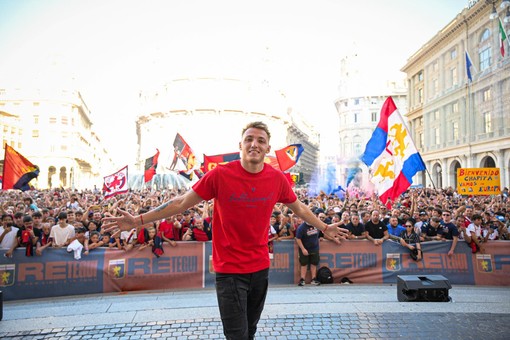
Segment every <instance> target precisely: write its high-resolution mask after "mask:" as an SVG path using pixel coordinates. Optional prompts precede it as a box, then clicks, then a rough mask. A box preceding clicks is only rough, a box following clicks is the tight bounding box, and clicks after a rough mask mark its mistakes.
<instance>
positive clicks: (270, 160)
mask: <svg viewBox="0 0 510 340" xmlns="http://www.w3.org/2000/svg"><path fill="white" fill-rule="evenodd" d="M264 163H267V164H269V165H271V166H272V167H273V168H275V169H276V170H281V169H280V164H278V159H276V157H275V156H266V157H264Z"/></svg>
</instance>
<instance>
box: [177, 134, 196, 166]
mask: <svg viewBox="0 0 510 340" xmlns="http://www.w3.org/2000/svg"><path fill="white" fill-rule="evenodd" d="M174 153H175V154H176V156H177V157H178V158H179V159H180V160H181V161H182V162H183V163H184V166H185V167H186V170H191V169H193V168H194V167H195V163H196V159H195V153H194V152H193V150H192V149H191V147H190V146H189V144H188V143H186V141H185V140H184V138H182V136H181V135H180V134H178V133H177V134H176V135H175V139H174Z"/></svg>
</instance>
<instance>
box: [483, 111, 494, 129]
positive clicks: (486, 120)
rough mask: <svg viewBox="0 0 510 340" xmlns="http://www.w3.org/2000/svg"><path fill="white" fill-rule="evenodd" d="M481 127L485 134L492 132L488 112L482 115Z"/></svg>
mask: <svg viewBox="0 0 510 340" xmlns="http://www.w3.org/2000/svg"><path fill="white" fill-rule="evenodd" d="M483 127H484V132H485V133H488V132H492V119H491V113H490V112H485V113H484V114H483Z"/></svg>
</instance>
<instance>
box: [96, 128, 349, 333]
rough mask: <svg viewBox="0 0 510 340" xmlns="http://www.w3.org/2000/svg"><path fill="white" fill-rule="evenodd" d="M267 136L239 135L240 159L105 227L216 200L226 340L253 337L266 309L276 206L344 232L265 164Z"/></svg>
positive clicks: (124, 226) (216, 252)
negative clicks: (179, 193)
mask: <svg viewBox="0 0 510 340" xmlns="http://www.w3.org/2000/svg"><path fill="white" fill-rule="evenodd" d="M270 137H271V134H270V133H269V129H268V127H267V125H266V124H265V123H263V122H252V123H250V124H248V125H247V126H246V127H245V128H244V129H243V131H242V135H241V141H240V143H239V149H240V151H241V152H240V156H241V159H240V160H237V161H233V162H230V163H227V164H224V165H219V166H217V167H215V168H214V169H213V170H211V171H209V172H207V173H206V174H205V175H204V177H202V178H201V179H200V180H199V181H198V182H197V183H195V185H193V187H192V190H189V191H188V192H186V193H185V194H183V195H182V196H179V197H175V198H174V199H171V200H169V201H167V202H165V203H163V204H162V205H161V206H159V207H157V208H155V209H153V210H151V211H149V212H146V213H144V214H141V215H138V216H132V215H131V214H129V213H127V212H125V211H122V210H119V212H120V213H121V215H122V216H121V217H108V218H105V219H104V220H105V222H108V223H107V224H106V225H105V227H108V230H113V229H115V228H116V227H118V228H120V229H121V230H128V229H131V228H132V227H133V226H141V225H143V224H145V223H148V222H154V221H157V220H161V219H163V218H165V217H167V216H172V215H175V214H177V213H179V212H183V211H184V210H186V209H187V208H189V207H192V206H194V205H196V204H198V203H200V202H201V201H203V200H206V201H207V200H210V199H213V198H214V212H213V221H214V227H213V228H212V233H213V238H212V239H213V251H212V252H213V266H214V271H215V272H216V293H217V298H218V306H219V310H220V315H221V320H222V323H223V333H224V334H225V337H226V338H227V339H236V340H242V339H253V338H254V337H255V333H256V331H257V323H258V321H259V319H260V315H261V313H262V310H263V308H264V303H265V298H266V293H267V287H268V274H269V266H270V261H269V253H268V249H267V242H268V228H269V219H270V217H271V214H272V212H273V208H274V206H275V204H276V203H277V202H281V203H284V204H285V205H287V206H288V207H289V208H290V209H291V210H292V211H293V212H294V213H295V214H296V215H297V216H299V217H301V218H302V219H303V220H304V221H305V222H306V223H308V224H310V225H312V226H314V227H315V228H317V229H319V230H321V231H323V232H324V233H326V234H327V235H328V236H330V237H331V238H339V237H340V238H345V237H346V236H347V230H346V229H341V228H338V227H337V225H329V226H328V225H327V224H326V223H324V222H322V221H321V220H319V219H318V218H317V217H316V216H315V215H314V214H313V213H312V211H311V210H310V209H309V208H308V207H307V206H306V205H305V204H303V203H302V202H301V201H299V200H298V199H297V197H296V195H295V194H294V192H293V190H292V188H291V186H290V184H289V182H288V181H287V179H286V178H285V176H284V175H283V173H282V172H281V171H278V170H276V169H274V168H273V167H272V166H270V165H268V164H266V163H265V162H264V158H265V156H266V155H267V154H268V153H269V152H270V150H271V146H270V144H269V140H270Z"/></svg>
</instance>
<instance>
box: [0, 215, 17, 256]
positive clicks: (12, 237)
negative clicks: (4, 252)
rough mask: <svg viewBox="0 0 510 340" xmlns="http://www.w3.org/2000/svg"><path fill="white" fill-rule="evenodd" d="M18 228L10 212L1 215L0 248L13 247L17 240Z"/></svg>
mask: <svg viewBox="0 0 510 340" xmlns="http://www.w3.org/2000/svg"><path fill="white" fill-rule="evenodd" d="M18 230H19V228H17V227H16V226H15V224H14V219H13V217H12V215H10V214H3V215H2V225H1V226H0V249H13V248H15V247H13V245H14V244H15V243H17V242H18V239H17V235H18Z"/></svg>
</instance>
